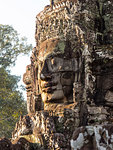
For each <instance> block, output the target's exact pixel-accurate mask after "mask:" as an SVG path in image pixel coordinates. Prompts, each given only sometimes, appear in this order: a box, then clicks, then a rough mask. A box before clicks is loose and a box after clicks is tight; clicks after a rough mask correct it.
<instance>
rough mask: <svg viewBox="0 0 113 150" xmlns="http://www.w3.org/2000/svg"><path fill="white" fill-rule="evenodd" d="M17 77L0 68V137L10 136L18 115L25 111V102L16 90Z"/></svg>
mask: <svg viewBox="0 0 113 150" xmlns="http://www.w3.org/2000/svg"><path fill="white" fill-rule="evenodd" d="M18 81H19V78H18V77H17V76H14V75H11V74H10V73H9V72H8V71H6V70H5V69H4V68H0V137H3V136H5V137H11V132H12V131H13V130H14V126H15V123H16V122H17V121H18V119H19V116H21V115H22V114H25V113H26V102H25V101H23V97H22V94H21V93H20V92H19V91H18V90H17V89H18V85H17V83H18Z"/></svg>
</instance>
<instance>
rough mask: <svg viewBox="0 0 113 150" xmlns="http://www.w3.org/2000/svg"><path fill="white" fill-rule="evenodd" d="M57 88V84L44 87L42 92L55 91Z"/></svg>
mask: <svg viewBox="0 0 113 150" xmlns="http://www.w3.org/2000/svg"><path fill="white" fill-rule="evenodd" d="M55 90H57V88H56V86H53V87H47V88H42V92H44V93H53V92H54V91H55Z"/></svg>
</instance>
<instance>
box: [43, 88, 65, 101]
mask: <svg viewBox="0 0 113 150" xmlns="http://www.w3.org/2000/svg"><path fill="white" fill-rule="evenodd" d="M41 97H42V101H43V102H44V103H50V102H51V103H62V102H63V101H64V99H65V96H64V93H63V91H62V90H56V91H54V92H53V93H51V94H49V93H45V92H42V94H41Z"/></svg>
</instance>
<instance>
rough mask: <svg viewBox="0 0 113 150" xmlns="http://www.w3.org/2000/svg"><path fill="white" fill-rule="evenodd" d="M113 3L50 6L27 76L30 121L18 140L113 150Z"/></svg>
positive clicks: (76, 0) (67, 0)
mask: <svg viewBox="0 0 113 150" xmlns="http://www.w3.org/2000/svg"><path fill="white" fill-rule="evenodd" d="M112 20H113V2H112V1H110V0H109V1H104V0H98V1H95V0H63V1H60V0H59V1H51V5H50V6H46V7H45V8H44V10H43V11H42V12H41V13H39V14H38V15H37V17H36V34H35V38H36V47H35V48H34V49H33V51H32V56H31V64H30V65H28V66H27V68H26V73H25V74H24V79H23V81H24V83H25V84H26V89H27V110H28V115H27V116H24V117H21V119H20V121H19V122H18V123H17V125H16V128H15V130H14V132H13V140H15V139H16V138H19V137H24V138H26V139H27V140H28V141H29V142H31V143H38V148H39V149H42V150H44V149H46V150H53V149H56V150H71V149H72V150H73V149H74V150H78V149H80V150H91V149H94V150H101V149H102V150H104V149H113V144H112V143H113V139H112V137H113V131H112V128H113V125H112V121H113V110H112V108H113V45H112V42H113V36H112V33H113V26H112Z"/></svg>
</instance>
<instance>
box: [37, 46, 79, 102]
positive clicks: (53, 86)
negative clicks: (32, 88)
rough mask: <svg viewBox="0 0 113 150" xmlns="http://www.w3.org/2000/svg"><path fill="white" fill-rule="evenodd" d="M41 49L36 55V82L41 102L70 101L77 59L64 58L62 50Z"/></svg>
mask: <svg viewBox="0 0 113 150" xmlns="http://www.w3.org/2000/svg"><path fill="white" fill-rule="evenodd" d="M50 50H51V47H50V48H49V50H46V51H43V50H41V51H40V52H39V55H38V80H39V81H38V82H39V88H40V92H41V97H42V100H43V102H47V103H48V102H51V103H65V102H68V103H70V102H72V93H73V83H74V77H75V72H77V70H78V67H77V59H76V58H69V59H67V58H65V57H64V55H63V54H62V52H58V53H55V51H54V48H53V49H52V50H51V51H50Z"/></svg>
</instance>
